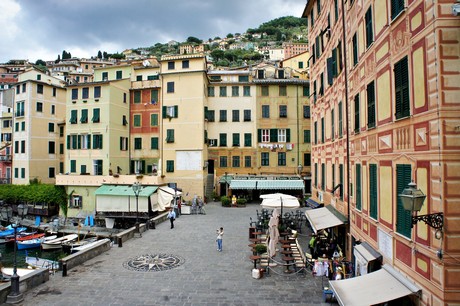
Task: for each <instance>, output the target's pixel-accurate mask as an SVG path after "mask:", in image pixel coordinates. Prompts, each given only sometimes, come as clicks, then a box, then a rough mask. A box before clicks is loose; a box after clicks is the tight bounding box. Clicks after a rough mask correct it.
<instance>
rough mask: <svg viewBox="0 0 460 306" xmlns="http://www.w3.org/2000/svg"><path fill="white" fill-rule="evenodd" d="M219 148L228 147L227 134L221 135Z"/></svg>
mask: <svg viewBox="0 0 460 306" xmlns="http://www.w3.org/2000/svg"><path fill="white" fill-rule="evenodd" d="M219 146H220V147H226V146H227V134H226V133H220V134H219Z"/></svg>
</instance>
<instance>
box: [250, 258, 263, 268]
mask: <svg viewBox="0 0 460 306" xmlns="http://www.w3.org/2000/svg"><path fill="white" fill-rule="evenodd" d="M249 258H250V259H251V260H253V261H254V269H256V263H257V261H258V260H259V259H261V258H262V257H260V256H259V255H251V256H250V257H249Z"/></svg>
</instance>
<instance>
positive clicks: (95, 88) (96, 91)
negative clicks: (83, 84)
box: [94, 86, 101, 98]
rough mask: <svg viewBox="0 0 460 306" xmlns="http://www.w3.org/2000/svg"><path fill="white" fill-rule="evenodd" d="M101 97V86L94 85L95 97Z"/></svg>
mask: <svg viewBox="0 0 460 306" xmlns="http://www.w3.org/2000/svg"><path fill="white" fill-rule="evenodd" d="M100 97H101V86H95V87H94V98H100Z"/></svg>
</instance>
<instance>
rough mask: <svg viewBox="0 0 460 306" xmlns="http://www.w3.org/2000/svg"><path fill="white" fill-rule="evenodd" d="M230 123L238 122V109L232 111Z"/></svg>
mask: <svg viewBox="0 0 460 306" xmlns="http://www.w3.org/2000/svg"><path fill="white" fill-rule="evenodd" d="M232 122H240V111H239V110H238V109H234V110H232Z"/></svg>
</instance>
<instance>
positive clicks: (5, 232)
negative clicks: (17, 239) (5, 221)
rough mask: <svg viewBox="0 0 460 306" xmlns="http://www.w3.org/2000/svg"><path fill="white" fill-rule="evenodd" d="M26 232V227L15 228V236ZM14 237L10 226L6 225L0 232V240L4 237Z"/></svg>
mask: <svg viewBox="0 0 460 306" xmlns="http://www.w3.org/2000/svg"><path fill="white" fill-rule="evenodd" d="M25 230H27V228H26V227H18V228H16V234H17V233H20V232H24V231H25ZM10 235H14V228H13V227H12V226H11V225H8V226H7V227H6V228H5V229H4V230H2V231H0V238H5V237H6V236H10Z"/></svg>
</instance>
